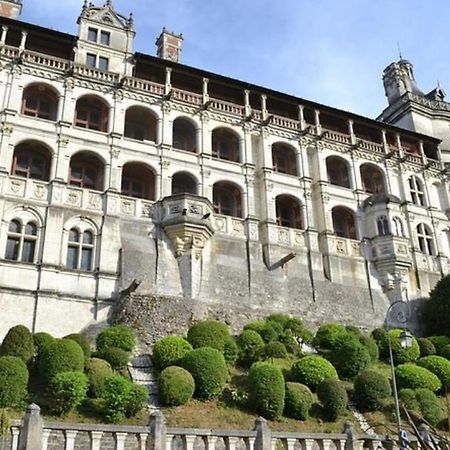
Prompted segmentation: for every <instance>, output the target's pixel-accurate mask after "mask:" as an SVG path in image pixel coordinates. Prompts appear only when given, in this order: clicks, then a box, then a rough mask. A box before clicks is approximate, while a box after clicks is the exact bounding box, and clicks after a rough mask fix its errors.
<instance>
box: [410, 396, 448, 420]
mask: <svg viewBox="0 0 450 450" xmlns="http://www.w3.org/2000/svg"><path fill="white" fill-rule="evenodd" d="M416 399H417V402H418V404H419V408H420V412H421V413H422V416H423V418H424V419H425V420H426V421H427V422H429V423H430V424H431V425H433V426H434V425H437V424H438V423H439V422H440V421H441V420H442V419H443V418H444V410H443V408H442V403H441V401H440V399H439V398H438V397H436V395H435V394H434V392H431V391H430V390H428V389H417V391H416Z"/></svg>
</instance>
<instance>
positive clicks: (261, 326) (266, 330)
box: [244, 320, 283, 342]
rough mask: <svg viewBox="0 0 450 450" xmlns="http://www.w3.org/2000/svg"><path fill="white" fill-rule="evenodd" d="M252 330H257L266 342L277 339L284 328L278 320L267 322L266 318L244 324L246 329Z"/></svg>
mask: <svg viewBox="0 0 450 450" xmlns="http://www.w3.org/2000/svg"><path fill="white" fill-rule="evenodd" d="M246 330H252V331H256V332H257V333H258V334H259V335H260V336H261V337H262V338H263V341H264V342H271V341H276V340H277V339H278V338H279V336H280V334H281V332H282V331H283V329H282V328H281V326H280V324H279V323H277V322H273V321H272V322H265V321H264V320H257V321H255V322H250V323H248V324H246V325H245V326H244V331H246Z"/></svg>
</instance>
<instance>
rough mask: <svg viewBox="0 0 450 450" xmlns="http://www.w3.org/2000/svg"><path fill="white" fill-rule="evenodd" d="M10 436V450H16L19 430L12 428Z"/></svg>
mask: <svg viewBox="0 0 450 450" xmlns="http://www.w3.org/2000/svg"><path fill="white" fill-rule="evenodd" d="M11 434H12V442H11V450H17V447H18V446H19V434H20V428H19V427H12V428H11Z"/></svg>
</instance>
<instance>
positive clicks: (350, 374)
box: [330, 334, 371, 379]
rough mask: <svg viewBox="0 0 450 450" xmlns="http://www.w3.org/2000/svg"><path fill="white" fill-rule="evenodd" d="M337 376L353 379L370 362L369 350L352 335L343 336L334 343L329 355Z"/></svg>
mask: <svg viewBox="0 0 450 450" xmlns="http://www.w3.org/2000/svg"><path fill="white" fill-rule="evenodd" d="M330 359H331V360H332V362H333V364H334V366H335V368H336V370H337V372H338V374H339V376H340V377H342V378H345V379H353V378H354V377H355V376H356V375H358V374H359V373H360V372H362V371H363V370H365V369H367V368H368V367H369V365H370V362H371V357H370V353H369V349H368V348H367V347H366V346H365V345H363V344H362V343H361V342H360V341H359V339H358V338H357V337H355V336H354V335H349V334H347V335H343V336H341V337H340V338H338V339H336V341H335V342H334V350H333V352H332V353H331V355H330Z"/></svg>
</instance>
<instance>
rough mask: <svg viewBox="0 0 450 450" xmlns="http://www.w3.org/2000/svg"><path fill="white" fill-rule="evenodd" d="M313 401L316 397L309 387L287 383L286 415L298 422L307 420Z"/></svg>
mask: <svg viewBox="0 0 450 450" xmlns="http://www.w3.org/2000/svg"><path fill="white" fill-rule="evenodd" d="M313 401H314V397H313V394H312V393H311V391H310V390H309V388H308V386H305V385H304V384H300V383H291V382H288V383H286V399H285V412H286V415H288V416H290V417H292V418H294V419H297V420H307V419H308V417H309V411H310V409H311V407H312V404H313Z"/></svg>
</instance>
